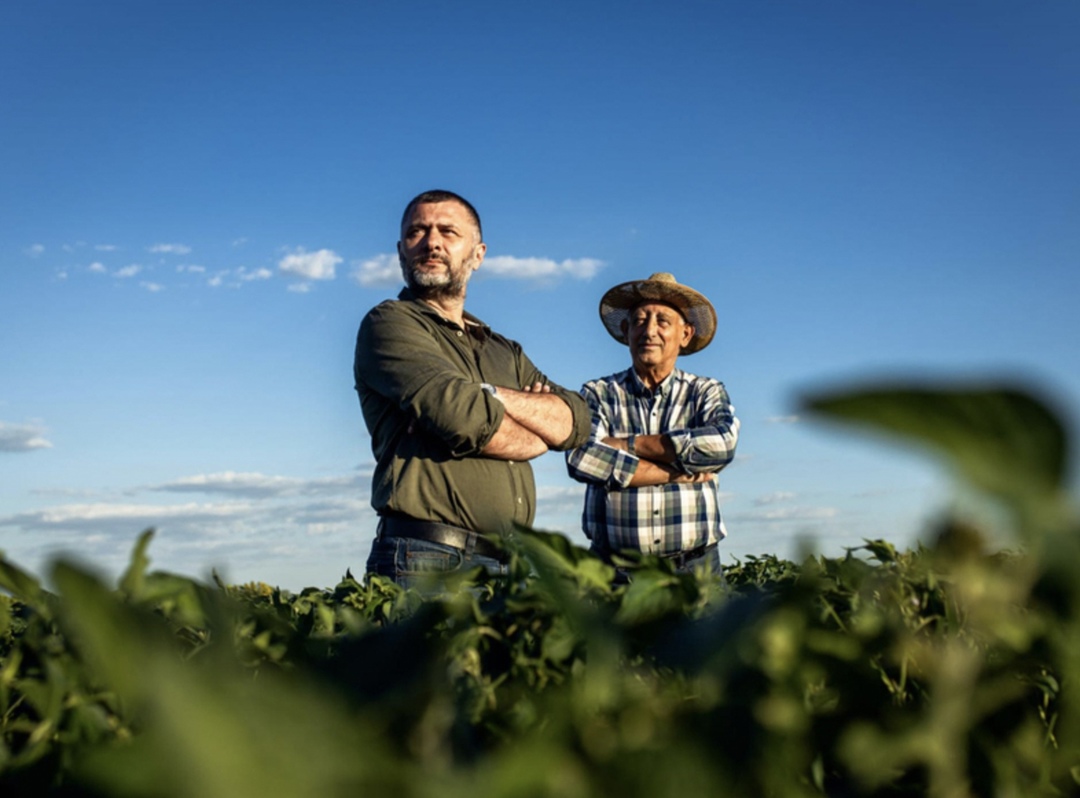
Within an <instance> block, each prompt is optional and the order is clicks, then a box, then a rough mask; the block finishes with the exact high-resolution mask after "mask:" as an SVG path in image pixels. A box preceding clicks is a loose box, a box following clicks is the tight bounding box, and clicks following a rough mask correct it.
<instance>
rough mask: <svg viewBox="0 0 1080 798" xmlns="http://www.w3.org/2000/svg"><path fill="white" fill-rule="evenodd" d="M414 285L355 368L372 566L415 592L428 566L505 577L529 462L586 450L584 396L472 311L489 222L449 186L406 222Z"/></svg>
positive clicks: (527, 490) (370, 335)
mask: <svg viewBox="0 0 1080 798" xmlns="http://www.w3.org/2000/svg"><path fill="white" fill-rule="evenodd" d="M397 250H398V258H399V260H400V262H401V271H402V275H403V276H404V278H405V283H406V287H405V288H404V289H403V290H402V291H401V293H400V294H399V295H398V298H397V299H396V300H387V301H385V302H383V303H381V304H380V305H378V306H376V307H375V308H373V309H372V310H371V311H370V312H369V313H368V314H367V315H366V316H365V317H364V320H363V322H362V323H361V325H360V332H359V334H358V336H357V340H356V359H355V365H354V374H355V378H356V390H357V392H358V393H359V395H360V406H361V409H362V410H363V414H364V421H365V422H366V424H367V428H368V432H369V433H370V434H371V445H372V449H373V451H374V454H375V459H376V466H375V474H374V478H373V486H372V492H371V502H372V505H373V506H374V508H375V510H376V511H377V512H378V513H379V516H380V521H379V527H378V532H377V536H376V538H375V541H374V542H373V544H372V547H371V554H370V556H369V558H368V564H367V568H368V572H369V573H377V574H382V575H384V576H388V577H390V578H391V579H394V580H395V581H397V582H398V583H399V584H401V585H403V586H406V587H409V586H418V585H419V584H420V582H423V581H426V580H425V577H430V576H431V572H447V571H456V570H461V569H465V568H470V567H472V566H475V565H482V566H484V567H486V568H487V569H488V570H489V571H492V572H495V573H501V572H505V560H504V556H503V552H502V550H501V548H500V547H499V545H498V544H497V542H496V541H497V540H498V538H500V537H501V536H502V535H504V534H505V533H506V532H508V531H509V530H510V529H512V528H513V526H514V525H515V524H524V525H530V524H532V521H533V516H534V513H535V510H536V488H535V485H534V483H533V475H532V469H531V467H530V466H529V464H528V462H527V461H529V460H531V459H533V458H534V457H537V456H539V455H541V454H543V453H544V452H546V451H548V450H549V449H556V450H560V451H562V450H566V449H569V448H572V447H574V446H579V445H581V444H582V443H584V442H585V441H586V440H587V438H588V434H589V411H588V408H587V406H586V405H585V402H584V401H583V400H582V398H581V397H580V396H579V395H578V394H576V393H573V392H571V391H567V390H565V389H564V388H560V387H559V386H557V385H555V384H553V383H551V382H549V381H548V379H547V377H545V376H544V375H543V374H542V373H541V372H540V371H539V370H538V369H537V368H536V366H534V365H533V364H532V362H531V361H530V360H529V358H527V357H526V356H525V353H524V352H523V351H522V349H521V346H520V345H519V344H517V343H516V342H514V341H511V340H509V339H507V338H504V337H503V336H501V335H499V334H498V333H496V332H493V331H492V330H491V328H490V327H488V326H487V325H486V324H484V323H483V322H481V321H480V320H479V319H477V318H476V317H474V316H472V315H470V314H469V313H466V312H465V293H466V287H467V285H468V282H469V278H470V277H471V276H472V274H473V272H475V271H476V270H477V269H479V268H480V265H481V264H482V263H483V261H484V254H485V253H486V251H487V245H486V244H484V242H483V234H482V229H481V225H480V217H479V215H478V214H477V212H476V209H475V208H473V206H472V205H471V204H469V202H467V201H466V200H465V199H463V198H462V197H460V196H458V195H457V194H454V193H452V192H449V191H428V192H425V193H423V194H420V195H419V196H417V197H416V198H415V199H413V200H412V201H411V202H410V203H409V204H408V206H407V207H406V208H405V213H404V215H403V216H402V220H401V240H400V241H399V242H398V244H397Z"/></svg>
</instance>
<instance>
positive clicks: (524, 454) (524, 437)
mask: <svg viewBox="0 0 1080 798" xmlns="http://www.w3.org/2000/svg"><path fill="white" fill-rule="evenodd" d="M547 450H548V445H547V443H545V442H544V440H542V439H541V438H540V437H539V436H538V435H536V433H534V432H532V431H531V430H529V429H527V428H526V427H524V426H522V425H521V424H519V423H518V422H516V421H515V420H514V419H513V418H512V417H511V416H510V414H509V413H507V414H506V415H504V416H503V419H502V423H500V424H499V428H498V429H497V430H495V434H494V435H493V436H492V437H491V440H490V441H488V442H487V444H486V445H485V446H484V448H483V449H481V450H480V454H482V455H483V456H485V457H491V458H494V459H496V460H518V461H525V460H532V459H533V458H534V457H539V456H540V455H542V454H543V453H544V452H546V451H547Z"/></svg>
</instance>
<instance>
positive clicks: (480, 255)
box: [473, 241, 487, 271]
mask: <svg viewBox="0 0 1080 798" xmlns="http://www.w3.org/2000/svg"><path fill="white" fill-rule="evenodd" d="M473 254H474V255H475V256H476V263H475V264H473V271H476V270H477V269H479V268H480V264H481V263H483V262H484V255H486V254H487V244H485V243H484V242H483V241H481V242H480V243H479V244H477V245H476V248H475V249H474V250H473Z"/></svg>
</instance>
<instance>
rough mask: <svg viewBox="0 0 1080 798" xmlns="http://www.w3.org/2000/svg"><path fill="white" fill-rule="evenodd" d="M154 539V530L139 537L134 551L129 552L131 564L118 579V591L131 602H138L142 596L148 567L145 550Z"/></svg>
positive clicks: (148, 561) (149, 530) (148, 530)
mask: <svg viewBox="0 0 1080 798" xmlns="http://www.w3.org/2000/svg"><path fill="white" fill-rule="evenodd" d="M153 537H154V530H153V529H147V530H145V531H144V532H143V533H142V534H141V535H139V539H138V541H137V542H136V543H135V549H134V550H133V551H132V552H131V562H130V564H129V565H128V568H127V570H126V571H125V572H124V575H123V576H122V577H120V589H121V590H122V591H124V593H125V594H126V595H127V596H128V597H129V598H130V599H132V600H134V601H138V600H140V599H141V598H142V596H143V591H144V589H145V586H146V569H147V568H149V567H150V558H149V557H148V556H147V554H146V549H147V548H148V547H149V546H150V540H151V539H152V538H153Z"/></svg>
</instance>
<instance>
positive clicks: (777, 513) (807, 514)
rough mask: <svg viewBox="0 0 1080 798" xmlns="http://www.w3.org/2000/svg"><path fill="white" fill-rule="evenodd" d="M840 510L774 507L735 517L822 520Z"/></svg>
mask: <svg viewBox="0 0 1080 798" xmlns="http://www.w3.org/2000/svg"><path fill="white" fill-rule="evenodd" d="M837 515H838V511H837V510H836V508H835V507H774V508H772V509H768V510H751V511H750V512H744V513H737V514H736V515H735V516H734V518H735V519H736V520H739V521H767V522H781V521H820V520H822V519H825V518H835V517H836V516H837Z"/></svg>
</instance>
